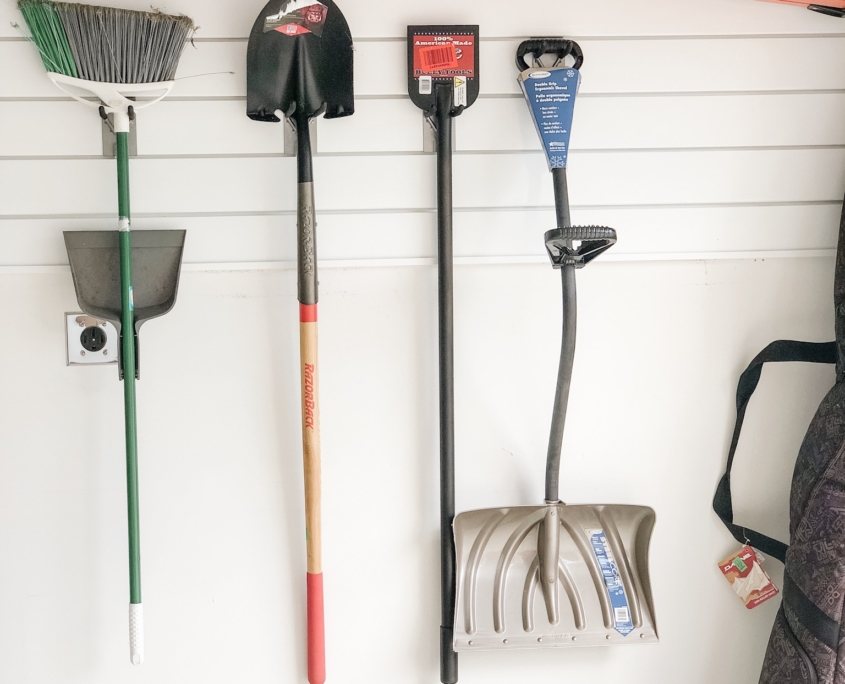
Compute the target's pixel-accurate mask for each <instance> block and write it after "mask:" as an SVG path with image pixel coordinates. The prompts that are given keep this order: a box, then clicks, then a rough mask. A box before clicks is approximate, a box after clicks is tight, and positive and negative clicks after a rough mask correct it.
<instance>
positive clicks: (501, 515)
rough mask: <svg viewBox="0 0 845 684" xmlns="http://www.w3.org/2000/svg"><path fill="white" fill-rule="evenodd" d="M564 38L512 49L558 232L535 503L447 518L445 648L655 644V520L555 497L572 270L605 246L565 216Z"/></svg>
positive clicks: (606, 240) (633, 509)
mask: <svg viewBox="0 0 845 684" xmlns="http://www.w3.org/2000/svg"><path fill="white" fill-rule="evenodd" d="M529 52H533V53H534V54H535V56H536V57H538V58H539V57H540V55H541V54H544V53H548V52H552V53H554V54H556V57H557V60H558V64H559V63H560V62H562V61H563V60H564V59H565V58H566V57H568V56H572V57H574V58H575V64H574V65H573V66H572V67H560V66H557V67H548V68H547V67H539V68H535V69H528V68H526V67H527V65H526V64H525V62H524V56H525V55H526V54H527V53H529ZM582 61H583V56H582V55H581V50H580V48H579V47H578V46H577V44H575V43H573V42H572V41H562V40H551V39H541V40H539V41H537V40H535V41H527V42H526V43H524V44H523V45H522V46H520V52H519V53H518V58H517V63H518V64H519V65H520V67H521V68H523V71H522V73H521V74H520V83H521V84H522V85H523V90H524V92H525V94H526V97H527V99H528V101H529V105H530V108H531V111H532V114H534V119H535V123H536V125H537V128H538V131H539V132H540V135H541V138H542V139H543V145H544V147H545V149H546V153H547V158H548V160H549V165H550V166H551V168H552V172H553V174H554V186H555V206H556V209H557V221H558V228H557V229H556V230H553V231H550V232H548V233H546V236H545V239H546V248H547V250H548V252H549V255H550V257H551V259H552V263H553V264H554V267H555V268H557V269H560V271H561V276H562V280H563V343H562V350H561V360H560V369H559V372H558V381H557V392H556V396H555V405H554V414H553V417H552V428H551V436H550V438H549V450H548V456H547V462H546V496H545V503H543V504H542V505H540V506H520V507H507V508H492V509H487V510H478V511H471V512H468V513H461V514H460V515H458V516H457V518H456V519H455V553H456V558H457V566H458V571H457V582H458V589H457V606H456V619H455V638H454V648H455V650H456V651H469V650H481V649H508V648H544V647H559V646H585V645H593V646H596V645H599V644H601V645H604V644H610V643H653V642H656V641H657V632H656V627H655V622H654V608H653V601H652V594H651V586H650V583H649V574H648V549H649V543H650V540H651V532H652V528H653V527H654V522H655V514H654V511H653V510H652V509H651V508H648V507H646V506H631V505H614V504H593V505H575V506H570V505H566V504H564V503H562V502H561V501H560V498H559V496H558V484H559V479H560V458H561V450H562V444H563V429H564V424H565V420H566V408H567V404H568V401H569V388H570V384H571V380H572V369H573V364H574V359H575V336H576V329H575V328H576V292H575V271H576V269H580V268H583V267H584V266H586V265H587V264H588V263H589V262H591V261H592V260H593V259H595V258H596V257H597V256H599V255H600V254H601V253H602V252H604V251H605V250H607V249H609V248H610V247H611V246H612V245H613V244H614V243H615V242H616V232H615V231H614V230H613V229H612V228H604V227H596V226H589V227H575V226H572V224H571V221H570V216H569V198H568V192H567V186H566V160H567V154H568V148H569V133H570V129H571V124H572V113H573V111H574V104H575V96H576V93H577V89H578V83H579V81H580V75H579V72H578V69H577V67H578V66H580V65H581V62H582Z"/></svg>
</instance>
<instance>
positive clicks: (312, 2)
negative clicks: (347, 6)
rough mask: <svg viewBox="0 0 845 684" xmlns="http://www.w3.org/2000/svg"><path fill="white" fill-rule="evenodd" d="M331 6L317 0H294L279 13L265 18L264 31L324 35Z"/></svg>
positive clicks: (292, 34) (295, 34)
mask: <svg viewBox="0 0 845 684" xmlns="http://www.w3.org/2000/svg"><path fill="white" fill-rule="evenodd" d="M328 12H329V8H328V7H326V5H324V4H322V3H321V2H316V0H293V1H292V2H290V3H288V5H287V6H286V7H285V8H284V9H283V10H281V11H280V12H279V13H278V14H273V15H271V16H269V17H265V19H264V33H268V32H269V31H278V32H279V33H282V34H284V35H286V36H301V35H302V34H304V33H313V34H314V35H316V36H321V35H323V26H324V25H325V23H326V16H327V15H328Z"/></svg>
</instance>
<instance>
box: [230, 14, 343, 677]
mask: <svg viewBox="0 0 845 684" xmlns="http://www.w3.org/2000/svg"><path fill="white" fill-rule="evenodd" d="M353 111H354V98H353V88H352V34H351V33H350V31H349V26H348V25H347V23H346V19H344V17H343V14H341V12H340V10H339V9H338V8H337V6H336V5H335V4H334V3H333V2H332V1H331V0H323V1H322V2H316V1H311V0H271V1H270V2H269V3H267V5H266V6H265V7H264V9H263V10H262V12H261V14H259V15H258V18H257V19H256V21H255V24H254V26H253V28H252V32H251V33H250V36H249V44H248V46H247V116H249V118H251V119H254V120H256V121H268V122H279V121H281V119H282V118H288V119H289V120H290V122H291V123H292V124H293V125H294V126H295V128H296V139H297V155H296V159H297V183H298V185H297V243H298V255H297V275H298V279H299V296H298V299H299V322H300V333H299V339H300V375H301V380H302V450H303V459H304V470H305V527H306V530H305V531H306V544H307V554H308V572H307V585H306V586H307V606H308V607H307V612H308V681H309V682H311V684H322V683H323V682H324V681H325V680H326V663H325V629H324V619H323V561H322V549H321V519H320V515H321V510H320V503H321V490H320V408H319V400H318V396H319V394H318V390H319V385H318V377H319V374H318V364H317V233H316V228H317V223H316V218H315V213H314V173H313V168H312V162H311V139H310V136H309V133H310V132H309V127H308V123H309V121H310V120H311V119H312V118H314V117H316V116H319V115H320V114H323V113H325V118H327V119H333V118H336V117H340V116H348V115H349V114H352V113H353ZM280 116H281V118H280Z"/></svg>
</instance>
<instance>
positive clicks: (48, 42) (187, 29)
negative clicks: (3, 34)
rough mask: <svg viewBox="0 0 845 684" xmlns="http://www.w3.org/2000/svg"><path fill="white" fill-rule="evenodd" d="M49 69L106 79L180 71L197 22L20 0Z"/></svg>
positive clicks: (160, 76)
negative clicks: (181, 60) (182, 57)
mask: <svg viewBox="0 0 845 684" xmlns="http://www.w3.org/2000/svg"><path fill="white" fill-rule="evenodd" d="M18 8H19V9H20V11H21V13H22V14H23V16H24V19H25V21H26V24H27V26H28V27H29V30H30V31H31V33H32V40H33V42H34V43H35V44H36V46H37V47H38V50H39V52H40V53H41V59H42V61H43V62H44V66H45V67H46V68H47V70H48V71H53V72H56V73H60V74H64V75H66V76H72V77H74V78H83V79H85V80H88V81H100V82H104V83H158V82H160V81H170V80H172V79H173V77H174V75H175V74H176V67H177V66H178V65H179V58H180V57H181V55H182V50H183V49H184V48H185V43H186V42H187V41H188V40H189V39H190V37H191V35H192V34H193V31H194V22H193V21H192V20H191V19H190V18H189V17H185V16H174V15H171V14H164V13H162V12H138V11H135V10H125V9H118V8H115V7H97V6H94V5H83V4H79V3H73V2H52V1H51V0H18Z"/></svg>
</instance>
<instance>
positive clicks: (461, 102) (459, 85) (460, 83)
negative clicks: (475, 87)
mask: <svg viewBox="0 0 845 684" xmlns="http://www.w3.org/2000/svg"><path fill="white" fill-rule="evenodd" d="M453 101H454V104H455V106H456V107H466V106H467V80H466V79H465V78H460V77H457V78H455V95H454V97H453Z"/></svg>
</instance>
